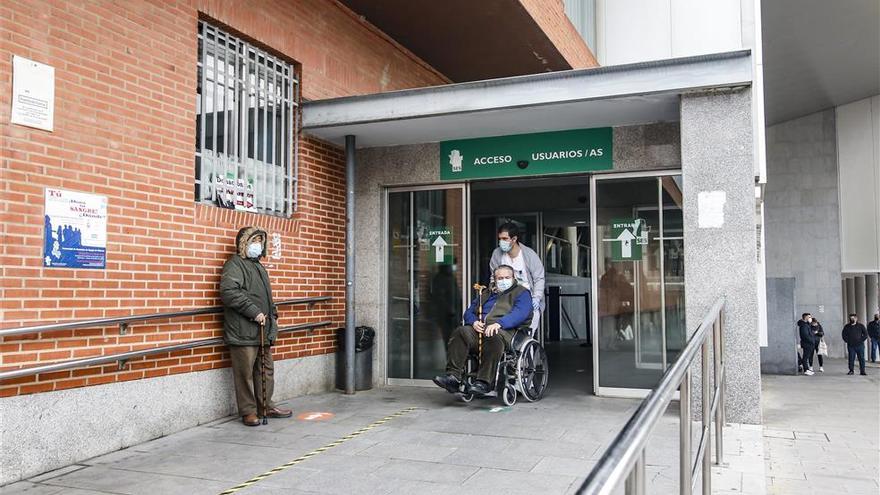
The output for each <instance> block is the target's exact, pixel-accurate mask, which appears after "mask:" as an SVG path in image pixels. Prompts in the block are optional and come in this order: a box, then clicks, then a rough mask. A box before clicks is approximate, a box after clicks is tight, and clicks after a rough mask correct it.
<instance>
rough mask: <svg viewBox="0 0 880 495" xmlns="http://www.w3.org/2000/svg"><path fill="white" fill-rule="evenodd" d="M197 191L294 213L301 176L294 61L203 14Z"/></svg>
mask: <svg viewBox="0 0 880 495" xmlns="http://www.w3.org/2000/svg"><path fill="white" fill-rule="evenodd" d="M198 38H199V62H198V92H197V98H196V158H195V175H196V177H195V179H196V180H195V198H196V201H197V202H202V203H211V204H216V205H218V206H221V207H224V208H234V209H236V210H244V211H252V212H259V213H265V214H270V215H278V216H290V215H291V214H292V213H293V212H294V211H295V210H296V202H297V196H296V184H297V180H298V167H297V157H296V152H297V146H298V142H297V141H298V139H297V136H298V132H297V131H298V124H299V119H298V107H299V81H298V80H297V78H296V70H295V67H294V65H293V64H292V63H289V62H286V61H284V60H281V59H280V58H279V57H276V56H274V55H271V54H270V53H268V52H266V51H265V50H261V49H259V48H257V47H255V46H253V45H251V44H249V43H247V42H245V41H243V40H241V39H238V38H236V37H235V36H232V35H230V34H228V33H226V32H224V31H222V30H220V29H217V28H216V27H214V26H212V25H210V24H208V23H206V22H204V21H199V36H198Z"/></svg>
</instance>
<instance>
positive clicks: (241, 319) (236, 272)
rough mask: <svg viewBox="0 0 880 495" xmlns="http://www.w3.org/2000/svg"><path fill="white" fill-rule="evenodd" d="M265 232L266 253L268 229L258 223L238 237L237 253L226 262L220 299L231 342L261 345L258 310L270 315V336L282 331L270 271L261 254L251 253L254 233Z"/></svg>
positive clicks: (271, 341) (226, 334) (270, 339)
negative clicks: (251, 256)
mask: <svg viewBox="0 0 880 495" xmlns="http://www.w3.org/2000/svg"><path fill="white" fill-rule="evenodd" d="M257 235H262V236H263V253H262V254H261V255H260V258H262V257H263V256H266V232H264V231H262V230H260V229H258V228H257V227H245V228H243V229H241V230H239V231H238V235H237V236H236V237H235V245H236V253H235V254H234V255H232V256H231V257H230V258H229V260H227V261H226V264H224V265H223V273H222V275H221V276H220V299H221V300H222V301H223V306H224V308H223V338H224V340H225V341H226V343H227V344H228V345H241V346H259V345H260V324H259V323H257V322H256V321H254V318H256V317H257V315H258V314H260V313H263V314H264V315H266V339H267V340H268V342H269V344H270V345H271V344H274V343H275V337H276V336H277V335H278V322H277V319H278V313H277V310H276V308H275V302H274V301H273V300H272V287H271V286H270V285H269V274H268V273H266V269H265V268H263V265H262V264H260V260H259V258H257V259H252V258H248V257H247V246H248V244H250V242H251V239H253V238H254V236H257Z"/></svg>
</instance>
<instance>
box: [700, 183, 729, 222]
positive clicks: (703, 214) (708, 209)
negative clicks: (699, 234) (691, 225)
mask: <svg viewBox="0 0 880 495" xmlns="http://www.w3.org/2000/svg"><path fill="white" fill-rule="evenodd" d="M725 203H727V193H726V192H724V191H700V193H699V194H698V195H697V224H698V225H699V227H700V228H701V229H720V228H721V227H723V226H724V204H725Z"/></svg>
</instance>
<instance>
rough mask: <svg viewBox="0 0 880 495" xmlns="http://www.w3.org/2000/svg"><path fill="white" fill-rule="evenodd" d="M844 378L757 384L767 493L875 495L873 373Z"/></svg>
mask: <svg viewBox="0 0 880 495" xmlns="http://www.w3.org/2000/svg"><path fill="white" fill-rule="evenodd" d="M846 371H847V368H846V362H845V361H844V360H827V361H826V362H825V372H824V373H816V374H815V375H813V376H803V375H800V376H764V377H763V378H764V380H763V392H764V395H763V401H762V402H763V406H764V452H765V466H766V475H767V493H769V494H789V493H796V494H799V495H800V494H809V493H818V494H823V495H824V494H832V493H833V494H844V493H846V494H864V495H878V494H880V483H878V479H880V367H878V366H877V365H870V364H869V367H868V370H867V373H868V376H859V374H858V366H857V367H856V374H855V375H853V376H847V375H846Z"/></svg>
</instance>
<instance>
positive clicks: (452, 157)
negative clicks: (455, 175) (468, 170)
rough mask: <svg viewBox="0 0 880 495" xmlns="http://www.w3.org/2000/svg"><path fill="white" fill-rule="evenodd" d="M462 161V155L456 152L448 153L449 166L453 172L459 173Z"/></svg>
mask: <svg viewBox="0 0 880 495" xmlns="http://www.w3.org/2000/svg"><path fill="white" fill-rule="evenodd" d="M463 161H464V155H462V154H461V152H460V151H458V150H452V151H450V152H449V164H450V165H452V171H453V172H461V163H462V162H463Z"/></svg>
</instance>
